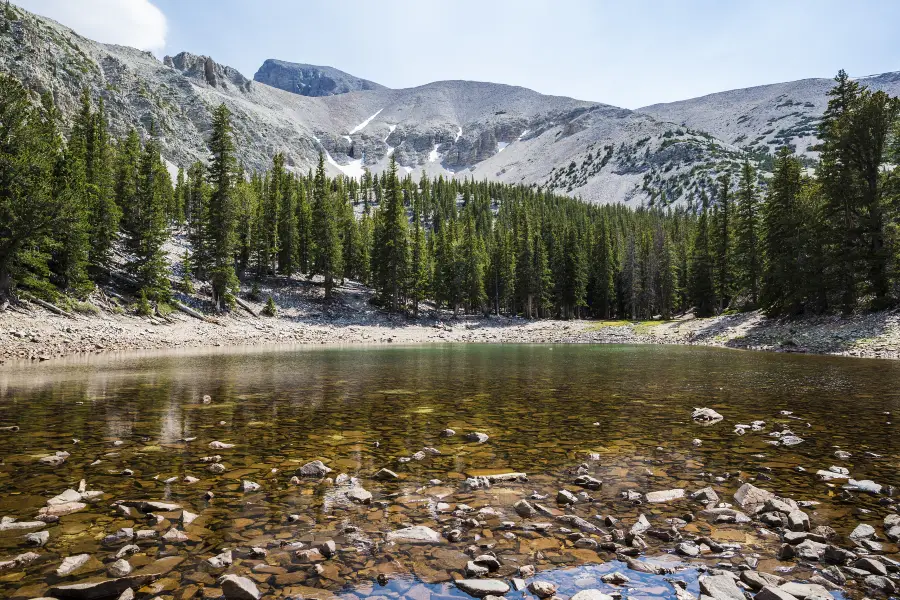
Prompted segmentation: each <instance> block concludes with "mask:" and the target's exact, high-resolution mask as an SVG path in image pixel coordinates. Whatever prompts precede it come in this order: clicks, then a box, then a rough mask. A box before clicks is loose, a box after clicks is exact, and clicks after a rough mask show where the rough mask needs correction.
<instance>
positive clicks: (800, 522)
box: [788, 510, 809, 531]
mask: <svg viewBox="0 0 900 600" xmlns="http://www.w3.org/2000/svg"><path fill="white" fill-rule="evenodd" d="M788 527H790V529H791V531H809V515H807V514H806V513H805V512H803V511H802V510H795V511H792V512H791V513H790V514H789V515H788Z"/></svg>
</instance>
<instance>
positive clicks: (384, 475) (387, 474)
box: [373, 469, 400, 481]
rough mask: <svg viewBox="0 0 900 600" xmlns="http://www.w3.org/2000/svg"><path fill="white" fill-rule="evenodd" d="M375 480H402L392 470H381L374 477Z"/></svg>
mask: <svg viewBox="0 0 900 600" xmlns="http://www.w3.org/2000/svg"><path fill="white" fill-rule="evenodd" d="M373 478H374V479H377V480H378V481H391V480H393V479H400V476H399V475H397V474H396V473H394V472H393V471H391V470H390V469H381V470H379V471H378V472H377V473H375V475H374V476H373Z"/></svg>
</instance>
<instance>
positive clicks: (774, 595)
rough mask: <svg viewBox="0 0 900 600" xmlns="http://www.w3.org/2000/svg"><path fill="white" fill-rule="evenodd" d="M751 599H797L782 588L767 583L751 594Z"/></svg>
mask: <svg viewBox="0 0 900 600" xmlns="http://www.w3.org/2000/svg"><path fill="white" fill-rule="evenodd" d="M753 600H797V597H796V596H792V595H790V594H788V593H787V592H785V591H784V590H782V589H779V588H777V587H774V586H771V585H767V586H765V587H764V588H762V589H761V590H760V591H759V592H758V593H757V594H756V595H755V596H753Z"/></svg>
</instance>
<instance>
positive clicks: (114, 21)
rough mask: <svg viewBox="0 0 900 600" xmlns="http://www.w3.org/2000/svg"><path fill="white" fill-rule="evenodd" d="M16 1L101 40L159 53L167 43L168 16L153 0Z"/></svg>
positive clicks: (83, 33) (26, 7)
mask: <svg viewBox="0 0 900 600" xmlns="http://www.w3.org/2000/svg"><path fill="white" fill-rule="evenodd" d="M15 4H17V5H19V6H21V7H22V8H24V9H26V10H29V11H31V12H33V13H37V14H39V15H42V16H45V17H50V18H51V19H54V20H56V21H59V22H60V23H62V24H63V25H65V26H66V27H70V28H72V29H74V30H75V31H76V32H78V33H79V34H81V35H83V36H85V37H87V38H90V39H92V40H97V41H98V42H104V43H107V44H121V45H123V46H132V47H134V48H139V49H141V50H150V51H152V52H155V53H157V54H158V53H161V52H162V50H163V49H164V48H165V46H166V33H167V30H168V25H167V23H166V16H165V15H164V14H163V12H162V11H161V10H160V9H159V8H157V7H156V6H154V5H153V3H152V2H150V0H15Z"/></svg>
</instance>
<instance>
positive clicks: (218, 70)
mask: <svg viewBox="0 0 900 600" xmlns="http://www.w3.org/2000/svg"><path fill="white" fill-rule="evenodd" d="M163 63H164V64H165V65H166V66H167V67H171V68H173V69H175V70H177V71H180V72H181V74H182V75H184V76H185V77H190V78H191V79H194V80H197V81H202V82H205V83H206V84H207V85H209V86H211V87H221V88H225V89H227V88H228V86H229V84H230V85H234V86H235V87H237V88H238V89H240V90H242V91H245V92H249V91H250V86H251V82H250V80H249V79H247V78H246V77H244V76H243V75H242V74H241V73H240V71H238V70H237V69H234V68H232V67H229V66H227V65H220V64H219V63H217V62H216V61H214V60H213V59H212V58H211V57H209V56H197V55H196V54H191V53H190V52H181V53H179V54H176V55H175V56H166V57H165V58H164V59H163Z"/></svg>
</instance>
